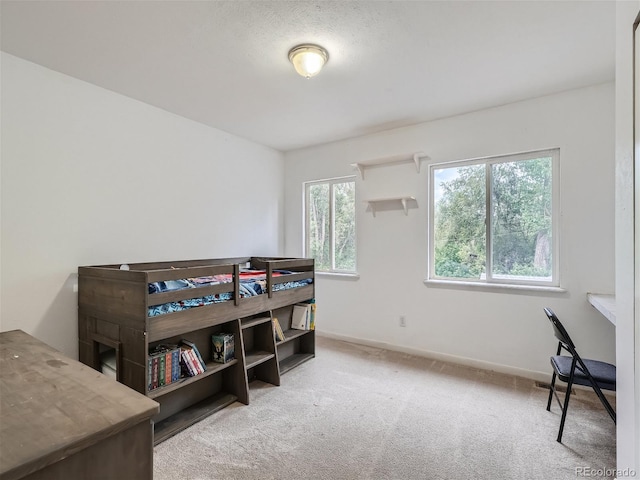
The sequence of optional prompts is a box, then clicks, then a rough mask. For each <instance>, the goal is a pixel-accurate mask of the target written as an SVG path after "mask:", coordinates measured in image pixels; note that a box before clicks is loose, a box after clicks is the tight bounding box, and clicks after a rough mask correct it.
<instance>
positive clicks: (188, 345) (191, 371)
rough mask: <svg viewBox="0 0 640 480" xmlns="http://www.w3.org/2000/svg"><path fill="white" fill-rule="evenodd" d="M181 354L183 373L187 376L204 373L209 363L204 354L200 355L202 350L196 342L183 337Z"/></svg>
mask: <svg viewBox="0 0 640 480" xmlns="http://www.w3.org/2000/svg"><path fill="white" fill-rule="evenodd" d="M180 355H181V365H182V373H183V375H184V376H185V377H193V376H195V375H198V374H200V373H204V371H205V370H206V369H207V364H206V362H205V361H204V359H203V358H202V355H200V351H199V350H198V347H196V344H195V343H193V342H190V341H189V340H185V339H182V340H181V341H180Z"/></svg>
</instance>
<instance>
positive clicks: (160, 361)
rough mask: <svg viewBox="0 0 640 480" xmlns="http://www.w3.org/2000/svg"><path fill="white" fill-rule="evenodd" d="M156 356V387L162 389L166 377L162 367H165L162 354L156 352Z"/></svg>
mask: <svg viewBox="0 0 640 480" xmlns="http://www.w3.org/2000/svg"><path fill="white" fill-rule="evenodd" d="M157 356H158V386H159V387H164V385H165V380H166V378H167V377H166V376H165V371H164V366H165V358H166V357H165V355H164V353H162V352H158V353H157Z"/></svg>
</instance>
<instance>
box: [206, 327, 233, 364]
mask: <svg viewBox="0 0 640 480" xmlns="http://www.w3.org/2000/svg"><path fill="white" fill-rule="evenodd" d="M211 347H212V357H213V358H212V360H213V361H214V362H217V363H227V362H230V361H231V360H233V359H234V358H235V345H234V342H233V334H232V333H218V334H216V335H211Z"/></svg>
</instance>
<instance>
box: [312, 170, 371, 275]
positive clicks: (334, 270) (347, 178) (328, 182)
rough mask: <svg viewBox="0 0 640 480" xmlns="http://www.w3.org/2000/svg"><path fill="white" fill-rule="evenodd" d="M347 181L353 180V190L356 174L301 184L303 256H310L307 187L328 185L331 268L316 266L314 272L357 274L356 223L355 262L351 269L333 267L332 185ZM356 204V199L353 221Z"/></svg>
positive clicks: (333, 211) (355, 192) (355, 219)
mask: <svg viewBox="0 0 640 480" xmlns="http://www.w3.org/2000/svg"><path fill="white" fill-rule="evenodd" d="M349 182H353V186H354V190H355V186H356V176H355V175H349V176H345V177H334V178H326V179H323V180H313V181H309V182H303V184H302V191H303V198H304V201H303V215H304V232H303V233H304V235H303V239H302V242H303V251H304V256H305V257H310V255H311V254H310V252H309V241H308V239H309V223H310V221H309V209H308V205H309V187H311V186H313V185H328V186H329V230H330V238H331V243H330V244H329V255H330V257H331V269H329V270H318V267H317V266H316V272H317V273H320V274H322V273H333V274H338V275H357V265H358V250H357V249H358V242H357V238H356V236H357V232H358V226H357V223H356V224H355V225H354V227H355V228H354V244H355V248H356V251H355V256H356V258H355V262H354V267H353V270H343V269H338V268H335V261H336V259H335V231H334V214H335V204H334V196H333V186H334V185H336V184H338V183H349ZM354 195H356V196H357V191H354ZM356 204H357V200H356V201H354V209H353V210H354V211H353V221H354V223H355V222H356V221H357V218H356V217H357V215H356V214H357V211H356V207H355V206H356Z"/></svg>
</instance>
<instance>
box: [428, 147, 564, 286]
mask: <svg viewBox="0 0 640 480" xmlns="http://www.w3.org/2000/svg"><path fill="white" fill-rule="evenodd" d="M540 157H551V236H552V242H551V245H552V249H553V250H552V266H551V268H552V273H551V280H550V281H544V280H535V279H532V278H514V277H510V278H508V279H503V278H496V277H494V276H493V274H492V270H493V266H492V259H491V257H492V250H493V249H492V247H491V233H492V232H491V229H492V227H491V216H490V215H486V217H485V229H486V234H485V235H486V240H485V241H486V248H485V250H486V256H487V258H486V269H485V270H486V276H485V277H486V278H478V279H476V278H458V277H437V276H436V275H435V238H434V237H435V225H434V221H435V198H434V196H435V186H434V172H435V170H437V169H442V168H452V167H464V166H469V165H485V168H486V175H485V180H486V189H485V211H486V212H491V177H490V175H489V172H490V168H491V165H495V164H498V163H512V162H518V161H523V160H531V159H535V158H540ZM560 215H561V208H560V149H559V148H549V149H545V150H535V151H530V152H523V153H515V154H507V155H498V156H490V157H480V158H474V159H467V160H458V161H452V162H443V163H434V164H431V165H429V220H428V222H427V223H428V229H429V232H428V238H429V252H428V265H427V272H428V273H427V279H426V280H425V283H426V284H450V285H460V286H491V287H501V288H515V289H531V290H537V289H540V290H549V291H564V290H563V289H562V288H561V286H560V285H561V283H560V267H559V266H560V228H559V223H560Z"/></svg>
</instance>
